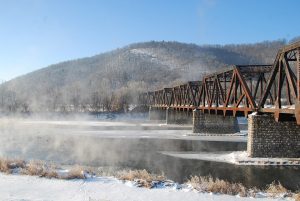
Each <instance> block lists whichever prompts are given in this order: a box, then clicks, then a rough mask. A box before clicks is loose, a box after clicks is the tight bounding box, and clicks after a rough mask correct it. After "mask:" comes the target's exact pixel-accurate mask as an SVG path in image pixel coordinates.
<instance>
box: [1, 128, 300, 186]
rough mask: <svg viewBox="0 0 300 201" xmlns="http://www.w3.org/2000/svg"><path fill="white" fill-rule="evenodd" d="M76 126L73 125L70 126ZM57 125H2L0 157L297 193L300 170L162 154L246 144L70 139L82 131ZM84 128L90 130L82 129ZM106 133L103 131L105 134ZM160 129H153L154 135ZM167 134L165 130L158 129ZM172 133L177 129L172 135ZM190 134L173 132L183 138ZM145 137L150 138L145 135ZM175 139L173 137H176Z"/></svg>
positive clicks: (241, 147)
mask: <svg viewBox="0 0 300 201" xmlns="http://www.w3.org/2000/svg"><path fill="white" fill-rule="evenodd" d="M71 127H72V126H71ZM80 129H81V130H82V129H83V128H78V127H76V125H75V126H74V128H73V129H71V128H70V126H69V127H68V129H62V128H61V126H60V127H56V126H47V127H45V126H42V125H38V126H37V125H35V126H31V125H30V126H28V125H26V126H24V125H23V126H18V125H15V124H9V126H2V127H1V130H0V132H1V135H0V136H1V139H0V142H1V147H0V154H1V155H2V156H6V157H18V158H22V159H27V160H29V159H41V160H47V161H54V162H56V163H61V164H68V165H72V164H80V165H87V166H117V167H126V168H127V167H129V168H134V169H147V170H149V171H151V172H154V173H161V172H163V173H164V174H165V176H166V177H167V178H169V179H172V180H174V181H177V182H184V181H186V179H188V178H189V177H190V176H191V175H201V176H207V175H211V176H213V177H216V178H220V179H225V180H228V181H233V182H240V183H243V184H244V185H246V186H248V187H251V186H257V187H265V186H266V185H267V184H270V183H271V182H272V181H274V180H277V181H280V182H281V183H282V184H283V185H284V186H286V187H287V188H289V189H293V190H295V189H299V187H300V170H299V168H297V167H262V166H236V165H233V164H228V163H222V162H211V161H201V160H194V159H182V158H177V157H172V156H168V155H164V154H162V153H160V152H162V151H167V152H168V151H170V152H174V151H180V152H182V151H188V152H219V151H220V152H223V151H240V150H246V142H245V141H214V140H195V139H184V138H178V139H174V137H173V138H171V139H170V138H163V137H162V138H158V137H151V136H150V137H149V133H147V132H146V131H142V130H138V131H135V132H136V135H137V136H136V137H134V135H135V133H131V135H130V137H128V136H126V135H124V136H123V135H120V133H121V134H122V133H126V131H124V130H123V131H122V129H121V130H115V131H110V134H111V133H114V132H115V133H116V135H117V134H118V135H117V136H118V137H116V138H113V137H103V135H105V133H103V135H101V137H99V135H96V134H95V135H94V134H93V132H92V133H89V135H81V134H77V135H72V133H76V131H78V130H80ZM83 130H86V128H84V129H83ZM103 132H104V131H103ZM155 132H156V131H151V133H155ZM157 132H160V133H162V135H163V133H164V132H166V133H167V131H157ZM168 132H169V134H170V132H173V131H168ZM184 132H186V133H188V132H189V131H174V133H176V135H181V134H183V133H184ZM144 133H145V135H147V136H144ZM176 135H175V136H176Z"/></svg>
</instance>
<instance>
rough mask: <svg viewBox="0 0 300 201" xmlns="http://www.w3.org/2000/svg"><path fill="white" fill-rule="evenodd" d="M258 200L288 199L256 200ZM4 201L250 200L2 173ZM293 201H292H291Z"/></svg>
mask: <svg viewBox="0 0 300 201" xmlns="http://www.w3.org/2000/svg"><path fill="white" fill-rule="evenodd" d="M257 199H258V200H259V201H274V200H288V199H282V198H281V199H272V198H257ZM0 200H1V201H40V200H43V201H69V200H70V201H71V200H72V201H150V200H151V201H152V200H160V201H163V200H170V201H182V200H185V201H196V200H197V201H202V200H203V201H209V200H214V201H225V200H226V201H238V200H241V201H247V200H249V201H250V200H253V198H241V197H238V196H230V195H216V194H209V193H198V192H195V191H193V190H190V189H189V188H183V189H181V190H176V188H174V187H170V188H168V187H164V188H156V189H147V188H138V187H135V186H134V185H133V183H132V182H126V183H124V182H122V181H120V180H118V179H115V178H112V177H94V178H89V179H85V180H81V179H75V180H59V179H47V178H39V177H35V176H26V175H5V174H2V173H1V174H0ZM290 200H291V199H290Z"/></svg>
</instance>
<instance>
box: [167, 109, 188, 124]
mask: <svg viewBox="0 0 300 201" xmlns="http://www.w3.org/2000/svg"><path fill="white" fill-rule="evenodd" d="M166 116H167V117H166V121H167V124H192V122H193V121H192V112H191V111H188V110H187V111H182V110H175V109H173V108H167V110H166Z"/></svg>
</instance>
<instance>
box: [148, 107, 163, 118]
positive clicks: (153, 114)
mask: <svg viewBox="0 0 300 201" xmlns="http://www.w3.org/2000/svg"><path fill="white" fill-rule="evenodd" d="M149 120H166V110H164V109H162V108H157V107H151V106H150V107H149Z"/></svg>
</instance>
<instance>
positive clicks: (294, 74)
mask: <svg viewBox="0 0 300 201" xmlns="http://www.w3.org/2000/svg"><path fill="white" fill-rule="evenodd" d="M139 101H140V103H141V104H144V105H148V106H151V107H156V108H161V109H166V108H172V109H174V110H180V111H191V110H194V109H199V110H202V111H203V112H204V113H210V114H220V115H224V116H245V117H247V116H248V114H250V113H253V112H258V113H270V114H273V115H274V118H275V120H276V121H285V120H289V121H297V124H298V125H300V41H299V42H296V43H293V44H291V45H287V46H285V47H283V48H281V49H280V50H279V51H278V53H277V56H276V58H275V61H274V63H273V65H232V66H228V67H226V68H225V69H222V70H220V71H217V72H214V73H212V74H210V75H207V76H205V77H203V79H202V81H190V82H187V83H185V84H182V85H179V86H174V87H172V88H164V89H160V90H156V91H149V92H147V93H143V94H140V96H139Z"/></svg>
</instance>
